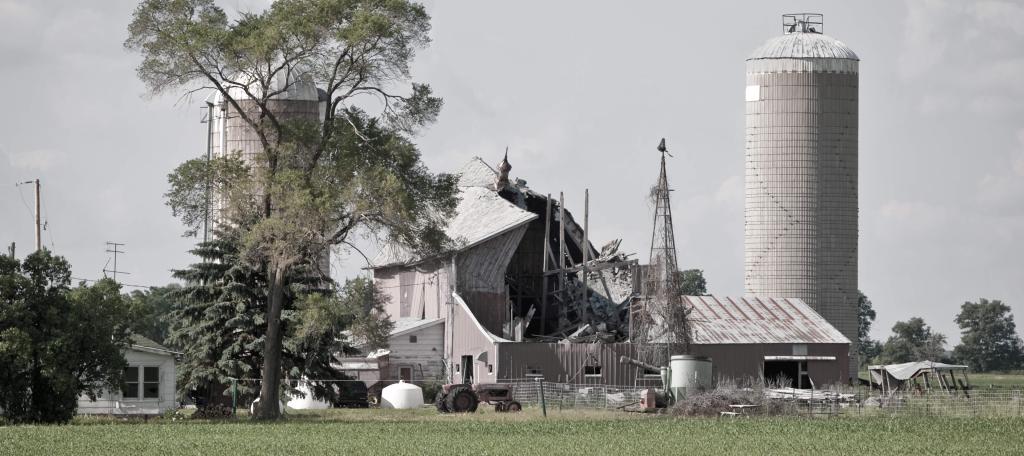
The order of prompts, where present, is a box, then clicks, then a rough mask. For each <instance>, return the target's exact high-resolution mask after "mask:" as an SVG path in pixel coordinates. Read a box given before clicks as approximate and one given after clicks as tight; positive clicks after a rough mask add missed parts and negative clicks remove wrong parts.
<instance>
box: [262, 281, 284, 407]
mask: <svg viewBox="0 0 1024 456" xmlns="http://www.w3.org/2000/svg"><path fill="white" fill-rule="evenodd" d="M269 295H270V296H269V299H270V305H269V306H268V308H267V335H266V342H265V343H264V347H263V375H262V377H263V378H262V379H261V385H260V406H259V407H258V409H257V410H256V418H258V419H262V420H274V419H277V418H280V417H281V410H280V406H281V405H280V404H281V397H280V392H281V388H280V385H281V307H282V306H283V304H284V268H283V267H281V266H275V267H274V269H273V276H272V277H271V280H270V293H269Z"/></svg>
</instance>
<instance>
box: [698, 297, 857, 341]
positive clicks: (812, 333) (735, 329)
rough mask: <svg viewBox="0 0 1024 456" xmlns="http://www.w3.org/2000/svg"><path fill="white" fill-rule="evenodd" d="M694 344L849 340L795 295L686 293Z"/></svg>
mask: <svg viewBox="0 0 1024 456" xmlns="http://www.w3.org/2000/svg"><path fill="white" fill-rule="evenodd" d="M683 299H684V301H685V303H686V305H687V306H689V307H691V308H692V309H693V311H692V312H691V314H690V321H691V325H692V328H693V343H695V344H794V343H795V344H849V343H850V340H849V339H847V338H846V336H843V334H842V333H840V332H839V330H837V329H836V328H835V327H833V326H832V325H831V324H829V322H828V321H826V320H825V318H824V317H822V316H821V315H819V314H818V313H817V312H815V311H814V310H813V309H811V306H809V305H807V303H805V302H803V301H802V300H800V299H795V298H783V299H779V298H755V297H747V298H728V297H725V298H718V297H714V296H685V297H684V298H683Z"/></svg>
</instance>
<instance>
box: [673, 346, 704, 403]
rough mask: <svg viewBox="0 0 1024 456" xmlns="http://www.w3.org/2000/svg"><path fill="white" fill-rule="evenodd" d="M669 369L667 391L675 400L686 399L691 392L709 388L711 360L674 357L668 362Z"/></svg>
mask: <svg viewBox="0 0 1024 456" xmlns="http://www.w3.org/2000/svg"><path fill="white" fill-rule="evenodd" d="M669 368H670V370H671V379H670V380H669V389H670V390H671V391H672V396H673V397H675V399H676V400H679V399H682V398H684V397H686V396H687V395H688V394H689V393H691V392H698V391H702V390H705V389H708V388H711V358H708V357H706V356H694V355H675V356H672V359H671V361H670V362H669Z"/></svg>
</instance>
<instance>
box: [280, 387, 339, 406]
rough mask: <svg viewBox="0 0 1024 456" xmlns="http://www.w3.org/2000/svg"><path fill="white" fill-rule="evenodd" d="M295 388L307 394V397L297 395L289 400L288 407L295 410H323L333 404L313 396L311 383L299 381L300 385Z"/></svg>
mask: <svg viewBox="0 0 1024 456" xmlns="http://www.w3.org/2000/svg"><path fill="white" fill-rule="evenodd" d="M295 389H297V390H299V391H300V392H302V393H303V394H305V395H306V397H296V398H294V399H292V400H290V401H288V408H290V409H294V410H323V409H328V408H331V404H329V403H327V402H324V401H321V400H318V399H314V398H313V392H312V391H310V389H309V385H307V384H305V383H299V386H298V387H297V388H295Z"/></svg>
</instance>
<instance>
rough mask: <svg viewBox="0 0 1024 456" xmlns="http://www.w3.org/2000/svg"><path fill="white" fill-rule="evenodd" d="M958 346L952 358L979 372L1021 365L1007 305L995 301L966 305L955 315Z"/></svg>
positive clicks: (1017, 337) (1017, 339) (1019, 352)
mask: <svg viewBox="0 0 1024 456" xmlns="http://www.w3.org/2000/svg"><path fill="white" fill-rule="evenodd" d="M956 324H958V325H960V330H961V335H960V345H957V346H956V347H955V348H954V349H953V356H954V357H955V358H956V359H957V360H958V361H959V362H962V363H964V364H967V365H968V366H971V368H972V369H974V370H975V371H978V372H988V371H993V370H1009V369H1015V368H1018V367H1019V366H1020V363H1021V358H1022V348H1021V340H1020V337H1019V336H1017V325H1016V324H1014V322H1013V314H1012V313H1011V309H1010V306H1008V305H1006V304H1003V302H1002V301H1000V300H998V299H996V300H992V301H989V300H988V299H985V298H981V299H979V300H978V302H969V301H968V302H965V303H964V304H963V305H962V306H960V313H959V314H957V316H956Z"/></svg>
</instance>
